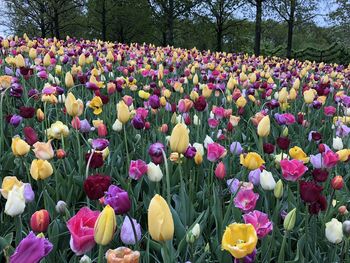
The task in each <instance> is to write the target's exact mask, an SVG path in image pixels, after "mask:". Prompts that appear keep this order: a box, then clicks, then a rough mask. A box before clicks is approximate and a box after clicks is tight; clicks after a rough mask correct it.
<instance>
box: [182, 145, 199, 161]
mask: <svg viewBox="0 0 350 263" xmlns="http://www.w3.org/2000/svg"><path fill="white" fill-rule="evenodd" d="M196 153H197V150H196V148H194V147H193V146H188V147H187V150H186V152H185V153H184V156H185V157H186V158H188V159H193V158H194V156H195V155H196Z"/></svg>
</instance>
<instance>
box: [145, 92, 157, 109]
mask: <svg viewBox="0 0 350 263" xmlns="http://www.w3.org/2000/svg"><path fill="white" fill-rule="evenodd" d="M148 103H149V105H150V106H151V108H152V109H158V108H159V107H160V101H159V97H158V96H157V95H152V96H151V97H149V100H148Z"/></svg>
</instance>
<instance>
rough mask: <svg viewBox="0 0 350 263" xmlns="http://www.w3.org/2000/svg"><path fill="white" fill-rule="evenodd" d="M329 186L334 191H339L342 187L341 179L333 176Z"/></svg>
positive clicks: (342, 181) (338, 176)
mask: <svg viewBox="0 0 350 263" xmlns="http://www.w3.org/2000/svg"><path fill="white" fill-rule="evenodd" d="M331 186H332V188H333V189H334V190H340V189H342V188H343V186H344V180H343V177H342V176H340V175H337V176H335V177H334V178H333V179H332V181H331Z"/></svg>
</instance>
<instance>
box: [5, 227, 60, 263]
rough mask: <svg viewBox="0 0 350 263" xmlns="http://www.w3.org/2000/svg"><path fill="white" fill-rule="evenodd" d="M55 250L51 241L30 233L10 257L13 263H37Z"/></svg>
mask: <svg viewBox="0 0 350 263" xmlns="http://www.w3.org/2000/svg"><path fill="white" fill-rule="evenodd" d="M52 248H53V245H52V244H51V243H50V241H49V240H48V239H46V238H44V237H38V236H35V234H34V233H33V232H30V233H29V234H28V236H26V237H25V238H24V239H22V241H21V242H20V243H19V245H18V246H17V247H16V250H15V253H13V255H12V256H11V257H10V262H11V263H23V262H32V263H37V262H39V261H40V260H41V259H42V258H43V257H45V256H47V255H48V254H49V253H50V252H51V250H52Z"/></svg>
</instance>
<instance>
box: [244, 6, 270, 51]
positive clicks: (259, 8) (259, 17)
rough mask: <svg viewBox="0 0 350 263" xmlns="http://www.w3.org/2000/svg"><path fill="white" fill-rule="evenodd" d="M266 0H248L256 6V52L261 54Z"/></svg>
mask: <svg viewBox="0 0 350 263" xmlns="http://www.w3.org/2000/svg"><path fill="white" fill-rule="evenodd" d="M265 1H266V0H248V2H249V3H250V4H251V5H253V6H254V7H255V8H256V11H255V38H254V54H255V55H256V56H259V55H260V45H261V20H262V12H263V2H265Z"/></svg>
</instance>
